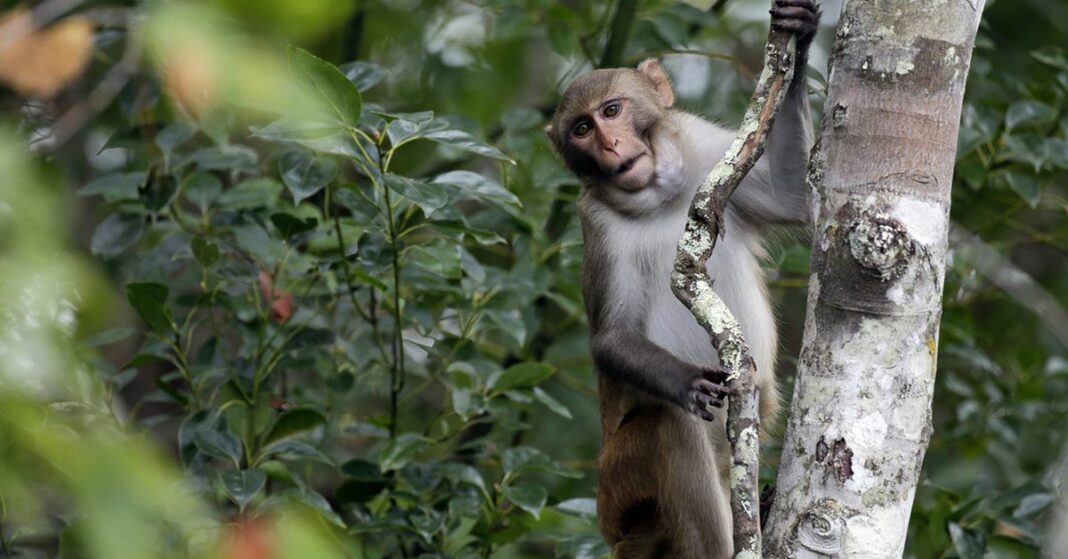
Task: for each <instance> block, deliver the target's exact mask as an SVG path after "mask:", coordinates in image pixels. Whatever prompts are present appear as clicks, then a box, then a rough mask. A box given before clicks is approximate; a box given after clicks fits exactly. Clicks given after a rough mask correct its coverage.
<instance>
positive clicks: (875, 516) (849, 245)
mask: <svg viewBox="0 0 1068 559" xmlns="http://www.w3.org/2000/svg"><path fill="white" fill-rule="evenodd" d="M983 5H984V0H948V1H946V2H907V1H904V0H892V1H891V0H850V1H849V2H847V3H846V5H845V8H844V11H843V13H842V16H841V19H840V21H839V23H838V30H837V34H836V36H835V43H834V49H833V51H832V56H831V72H830V89H829V92H828V97H827V104H826V107H825V109H824V119H823V126H822V134H821V139H820V143H819V145H817V147H816V148H815V149H814V150H813V156H812V161H811V162H810V166H809V181H810V184H812V187H813V188H812V200H811V210H812V215H813V221H814V233H813V239H812V266H811V278H810V283H809V294H808V311H807V316H806V320H805V336H804V342H803V345H802V349H801V356H800V362H799V364H798V378H797V383H796V385H795V387H794V394H793V401H792V404H791V409H790V417H789V420H788V423H787V429H786V440H785V442H784V443H783V450H782V458H781V461H780V466H779V474H778V480H777V483H776V486H777V487H776V489H777V490H776V498H775V503H774V505H773V507H772V512H771V516H770V518H769V522H768V527H767V531H766V538H767V539H766V540H765V549H766V550H767V552H768V556H769V557H816V556H832V557H900V556H901V554H902V551H903V550H904V546H905V536H906V533H907V528H908V519H909V513H910V511H911V508H912V499H913V496H914V494H915V488H916V482H917V481H918V479H919V475H920V467H921V465H922V462H923V455H924V452H925V451H926V449H927V442H928V439H929V438H930V434H931V398H932V395H933V391H934V380H935V362H936V356H937V348H938V327H939V321H940V319H941V302H942V285H943V279H944V273H945V257H946V239H947V232H948V225H949V203H950V189H951V185H952V178H953V164H954V160H955V154H956V146H957V130H958V127H959V120H960V109H961V101H962V98H963V94H964V82H965V78H966V76H967V74H968V64H969V62H970V60H971V52H972V46H973V43H974V38H975V32H976V28H977V27H978V24H979V16H980V14H981V13H982V10H983Z"/></svg>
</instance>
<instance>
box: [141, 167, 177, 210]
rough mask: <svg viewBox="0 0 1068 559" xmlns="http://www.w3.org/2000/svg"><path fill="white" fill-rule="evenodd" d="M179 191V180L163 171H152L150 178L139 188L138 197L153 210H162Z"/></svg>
mask: <svg viewBox="0 0 1068 559" xmlns="http://www.w3.org/2000/svg"><path fill="white" fill-rule="evenodd" d="M176 192H178V181H176V180H175V179H174V177H173V176H171V175H168V174H165V173H163V172H162V171H158V170H157V171H152V172H149V174H148V180H147V181H145V183H144V184H142V185H141V186H139V187H138V188H137V197H138V198H140V199H141V203H142V204H144V206H145V207H146V208H148V209H149V210H151V211H153V212H158V211H160V210H162V209H163V208H164V207H166V205H167V204H168V203H169V202H170V201H171V198H174V194H175V193H176Z"/></svg>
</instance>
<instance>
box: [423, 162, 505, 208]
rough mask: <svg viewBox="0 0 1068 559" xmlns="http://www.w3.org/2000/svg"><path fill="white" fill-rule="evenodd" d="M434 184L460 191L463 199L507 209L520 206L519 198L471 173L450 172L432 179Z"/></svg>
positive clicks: (498, 184) (485, 178) (493, 182)
mask: <svg viewBox="0 0 1068 559" xmlns="http://www.w3.org/2000/svg"><path fill="white" fill-rule="evenodd" d="M433 182H434V183H437V184H447V185H450V186H454V187H456V188H459V189H460V193H461V195H462V196H463V197H465V198H469V199H473V200H480V201H483V202H486V203H489V204H494V205H497V206H501V207H504V208H505V209H508V208H518V207H520V206H521V204H520V202H519V198H517V197H516V195H515V194H512V193H511V192H510V191H508V189H506V188H505V187H503V186H501V185H500V183H498V182H496V181H494V180H492V179H490V178H488V177H485V176H483V175H480V174H478V173H473V172H471V171H450V172H448V173H445V174H442V175H438V176H436V177H434V180H433Z"/></svg>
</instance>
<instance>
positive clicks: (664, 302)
mask: <svg viewBox="0 0 1068 559" xmlns="http://www.w3.org/2000/svg"><path fill="white" fill-rule="evenodd" d="M681 234H682V232H681V227H680V228H679V231H678V232H675V233H673V234H672V235H670V236H669V235H662V236H660V237H659V238H658V237H657V236H655V235H649V236H648V237H646V238H645V239H644V240H645V242H642V243H636V244H635V245H634V247H633V248H634V250H633V252H632V253H631V254H630V258H632V259H633V265H634V266H636V267H637V268H638V269H640V270H642V271H643V273H642V274H640V275H639V276H640V277H642V278H643V280H642V282H641V283H642V286H641V288H640V289H639V290H636V292H635V293H634V296H636V297H638V298H639V301H635V303H637V304H638V305H639V306H640V307H641V308H642V309H643V313H642V314H643V315H644V320H643V325H644V330H645V334H646V336H647V337H648V338H649V339H650V340H651V341H653V342H654V343H656V344H657V345H659V346H661V347H663V348H664V349H666V350H668V351H670V352H671V353H672V354H674V355H675V356H676V357H679V358H680V359H683V360H685V361H688V362H690V363H693V364H695V365H709V364H713V363H718V362H719V361H718V358H717V355H716V351H715V349H713V347H712V344H711V340H710V338H709V336H708V333H707V332H705V330H704V328H702V327H701V325H699V324H698V323H697V320H696V319H694V317H693V315H692V314H691V313H690V311H689V310H688V309H686V307H685V306H684V305H683V304H682V303H681V302H679V300H678V299H677V298H675V295H674V294H673V293H672V292H671V287H670V286H671V284H670V281H671V271H672V267H673V265H674V259H675V248H676V246H677V243H678V238H679V237H680V236H681ZM707 269H708V272H709V275H710V276H711V277H712V280H713V281H714V286H715V290H716V293H717V294H719V296H720V297H721V298H722V299H723V301H724V303H726V304H727V306H728V308H730V309H731V311H732V312H733V313H734V314H735V317H736V318H737V319H738V320H739V322H741V324H742V328H743V331H745V332H746V336H747V338H748V339H749V342H750V344H751V345H753V344H754V342H755V345H756V346H762V345H765V344H763V343H762V340H760V339H757V338H762V337H764V336H762V333H761V332H760V321H761V319H762V317H763V320H764V321H765V322H766V323H767V324H768V325H772V324H773V322H772V320H771V316H770V309H766V308H765V307H767V303H766V300H765V299H766V296H765V295H764V289H763V278H762V277H761V273H760V268H759V266H758V264H757V262H756V260H755V258H754V257H753V256H752V255H751V254H750V253H749V251H748V250H747V249H746V247H745V246H744V245H743V244H741V243H740V242H739V241H738V240H737V239H731V238H729V237H728V238H724V239H722V240H721V241H720V242H719V243H718V244H717V246H716V250H715V251H714V252H713V254H712V257H711V258H710V259H709V262H708V264H707ZM753 349H758V348H757V347H754V348H753ZM759 349H762V348H759ZM761 357H763V356H761Z"/></svg>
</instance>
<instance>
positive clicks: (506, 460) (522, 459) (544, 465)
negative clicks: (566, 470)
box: [501, 446, 554, 475]
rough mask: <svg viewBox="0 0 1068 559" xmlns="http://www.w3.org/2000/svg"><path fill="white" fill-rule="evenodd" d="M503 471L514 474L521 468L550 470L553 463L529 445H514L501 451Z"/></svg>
mask: <svg viewBox="0 0 1068 559" xmlns="http://www.w3.org/2000/svg"><path fill="white" fill-rule="evenodd" d="M501 464H502V465H503V466H504V473H505V474H508V475H515V474H518V473H519V472H521V471H523V470H531V469H533V470H552V469H553V467H554V463H553V461H552V459H550V458H549V457H548V456H547V455H546V454H545V453H544V452H542V451H540V450H538V449H536V448H533V447H529V446H515V447H512V448H509V449H506V450H505V451H504V452H502V453H501Z"/></svg>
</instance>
